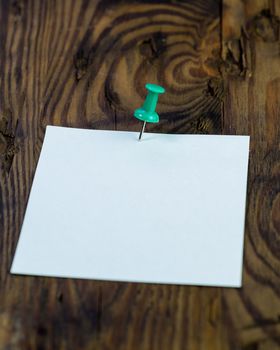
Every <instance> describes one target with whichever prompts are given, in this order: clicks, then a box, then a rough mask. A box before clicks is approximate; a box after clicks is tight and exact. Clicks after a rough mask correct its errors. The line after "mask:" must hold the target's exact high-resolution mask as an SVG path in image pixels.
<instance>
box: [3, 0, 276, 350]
mask: <svg viewBox="0 0 280 350" xmlns="http://www.w3.org/2000/svg"><path fill="white" fill-rule="evenodd" d="M0 4H1V5H0V171H1V173H0V271H1V273H0V281H1V284H0V349H1V350H2V349H3V350H17V349H32V350H33V349H34V350H35V349H38V350H42V349H49V350H57V349H58V350H60V349H61V350H62V349H73V350H78V349H85V350H90V349H106V350H107V349H125V350H128V349H133V350H137V349H144V350H146V349H147V350H149V349H156V350H170V349H178V350H181V349H186V350H279V349H280V194H279V191H280V148H279V138H280V41H279V33H280V27H279V24H280V22H279V19H280V1H279V0H243V1H241V0H225V1H224V2H223V3H222V2H220V1H217V0H189V1H175V0H174V1H171V0H170V1H129V0H127V1H125V0H123V1H116V0H115V1H113V0H102V1H86V0H84V1H82V0H60V1H59V0H57V1H55V0H42V1H39V0H37V1H36V0H26V1H5V0H0ZM146 82H154V83H159V84H162V85H163V86H165V87H166V90H167V92H166V94H165V95H164V96H163V97H162V98H161V100H160V104H159V112H160V115H161V123H160V124H158V125H153V126H150V125H149V126H148V129H149V130H150V131H158V132H168V133H195V134H196V133H209V134H215V133H218V134H233V135H235V134H241V135H243V134H245V135H247V134H248V135H251V152H250V166H249V182H248V197H247V216H246V230H245V256H244V268H243V288H241V289H226V288H206V287H195V286H165V285H149V284H137V283H135V284H131V283H112V282H100V281H86V280H72V279H55V278H40V277H23V276H22V277H20V276H11V275H10V274H9V268H10V265H11V262H12V258H13V254H14V251H15V247H16V243H17V239H18V237H19V233H20V227H21V224H22V221H23V216H24V211H25V208H26V204H27V200H28V195H29V191H30V186H31V184H32V179H33V176H34V172H35V168H36V164H37V161H38V157H39V154H40V149H41V146H42V142H43V137H44V132H45V127H46V125H47V124H51V125H63V126H71V127H80V128H95V129H116V130H139V128H140V125H139V123H137V121H136V120H135V119H134V118H133V117H132V113H133V110H134V108H136V107H138V106H140V105H141V102H142V100H143V98H144V96H145V89H144V84H145V83H146ZM112 176H113V174H112ZM108 219H109V218H108ZM197 219H198V220H199V213H198V217H197ZM42 225H44V223H43V222H42Z"/></svg>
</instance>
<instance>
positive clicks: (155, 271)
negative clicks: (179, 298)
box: [11, 126, 249, 287]
mask: <svg viewBox="0 0 280 350" xmlns="http://www.w3.org/2000/svg"><path fill="white" fill-rule="evenodd" d="M248 153H249V137H248V136H210V135H209V136H208V135H166V134H152V133H145V134H144V136H143V140H142V141H140V142H139V141H138V133H135V132H121V131H97V130H82V129H73V128H64V127H54V126H48V127H47V131H46V135H45V140H44V144H43V148H42V152H41V155H40V159H39V163H38V166H37V170H36V174H35V177H34V181H33V185H32V190H31V193H30V197H29V202H28V206H27V210H26V213H25V218H24V223H23V226H22V230H21V234H20V238H19V242H18V245H17V249H16V254H15V257H14V261H13V264H12V268H11V272H12V273H14V274H24V275H40V276H57V277H71V278H87V279H97V280H111V281H132V282H149V283H170V284H192V285H206V286H228V287H240V286H241V281H242V257H243V239H244V218H245V201H246V183H247V168H248Z"/></svg>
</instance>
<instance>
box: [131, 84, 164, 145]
mask: <svg viewBox="0 0 280 350" xmlns="http://www.w3.org/2000/svg"><path fill="white" fill-rule="evenodd" d="M146 89H147V90H148V95H147V97H146V100H145V102H144V104H143V106H142V107H140V108H137V109H136V110H135V111H134V117H135V118H137V119H139V120H142V121H143V122H144V123H143V126H142V129H141V132H140V135H139V141H140V140H141V137H142V134H143V132H144V130H145V126H146V123H147V122H148V123H158V121H159V116H158V114H157V112H156V105H157V101H158V95H159V94H163V93H164V92H165V89H164V88H163V87H161V86H159V85H155V84H146Z"/></svg>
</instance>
